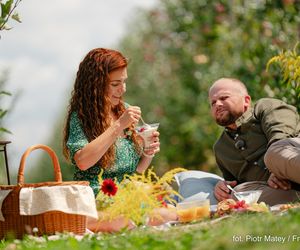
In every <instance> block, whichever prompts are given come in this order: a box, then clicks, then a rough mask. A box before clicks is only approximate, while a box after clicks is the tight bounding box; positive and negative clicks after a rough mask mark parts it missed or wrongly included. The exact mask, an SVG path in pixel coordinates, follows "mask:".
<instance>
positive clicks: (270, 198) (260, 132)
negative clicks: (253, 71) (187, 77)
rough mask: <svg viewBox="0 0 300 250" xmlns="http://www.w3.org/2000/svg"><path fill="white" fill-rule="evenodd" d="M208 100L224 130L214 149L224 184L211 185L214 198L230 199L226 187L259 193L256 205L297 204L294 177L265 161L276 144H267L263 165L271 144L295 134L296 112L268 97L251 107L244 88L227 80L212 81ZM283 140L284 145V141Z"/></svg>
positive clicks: (281, 165)
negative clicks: (294, 202)
mask: <svg viewBox="0 0 300 250" xmlns="http://www.w3.org/2000/svg"><path fill="white" fill-rule="evenodd" d="M209 100H210V105H211V114H212V116H213V118H214V119H215V121H216V123H217V124H219V125H220V126H222V127H224V131H223V133H222V134H221V136H220V138H219V139H218V140H217V142H216V143H215V145H214V153H215V158H216V162H217V165H218V167H219V168H220V170H221V171H222V173H223V177H224V181H222V180H221V181H218V182H217V184H216V186H215V190H214V195H215V197H216V199H217V200H218V201H221V200H224V199H228V198H230V197H231V194H230V190H229V189H228V187H227V186H226V185H230V186H231V187H234V189H235V190H237V191H246V190H253V189H261V190H263V193H262V195H261V198H260V201H264V202H266V203H267V204H269V205H274V204H279V203H286V202H293V201H296V200H299V197H300V193H299V194H298V193H297V191H296V190H295V189H294V188H295V187H297V183H295V182H297V181H296V180H299V182H298V183H300V178H299V177H298V178H297V179H295V178H294V179H291V178H289V177H288V176H287V175H286V174H285V172H286V168H287V167H289V166H288V165H289V164H285V165H284V164H283V163H282V164H276V162H275V164H274V161H273V163H272V160H271V159H273V156H274V154H276V153H274V152H276V150H277V152H278V151H280V147H282V144H279V146H277V147H275V149H274V147H273V146H272V151H271V153H269V154H268V161H267V166H266V164H265V162H264V156H265V153H266V151H267V150H268V148H269V147H270V146H271V145H273V144H274V143H275V144H274V145H277V144H278V143H279V142H281V141H282V140H283V139H285V138H294V137H297V136H298V134H299V131H300V124H299V115H298V113H297V110H296V108H295V107H293V106H291V105H288V104H286V103H285V102H283V101H280V100H277V99H272V98H262V99H260V100H259V101H258V102H257V103H255V104H254V105H253V106H252V105H251V97H250V95H249V94H248V91H247V88H246V86H245V84H243V83H242V82H241V81H239V80H237V79H232V78H221V79H219V80H217V81H216V82H214V83H213V85H212V86H211V88H210V90H209ZM287 140H288V142H285V141H284V142H285V144H287V143H289V142H290V139H287ZM278 147H279V149H278ZM280 159H283V157H281V158H280ZM282 162H284V160H282ZM290 162H291V161H290ZM269 165H272V166H269ZM299 167H300V166H299ZM299 167H298V168H299ZM274 169H281V170H277V171H275V170H274ZM278 173H281V175H279V174H278ZM292 173H296V171H295V170H294V171H293V172H292ZM297 174H298V175H300V172H298V173H297Z"/></svg>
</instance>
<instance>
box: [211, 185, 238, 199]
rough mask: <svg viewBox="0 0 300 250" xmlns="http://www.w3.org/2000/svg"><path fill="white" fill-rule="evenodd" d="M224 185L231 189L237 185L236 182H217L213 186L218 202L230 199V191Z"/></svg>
mask: <svg viewBox="0 0 300 250" xmlns="http://www.w3.org/2000/svg"><path fill="white" fill-rule="evenodd" d="M226 185H229V186H231V187H235V186H236V185H237V181H219V182H218V183H217V185H216V186H215V197H216V199H217V200H218V201H222V200H225V199H229V198H231V194H230V193H231V191H230V190H229V188H228V187H226Z"/></svg>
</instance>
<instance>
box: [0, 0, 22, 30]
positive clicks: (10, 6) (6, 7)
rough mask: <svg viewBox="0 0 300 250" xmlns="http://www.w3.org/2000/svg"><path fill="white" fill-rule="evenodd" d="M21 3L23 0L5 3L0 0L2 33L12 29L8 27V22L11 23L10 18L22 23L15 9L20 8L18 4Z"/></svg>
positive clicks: (12, 0) (8, 0) (0, 27)
mask: <svg viewBox="0 0 300 250" xmlns="http://www.w3.org/2000/svg"><path fill="white" fill-rule="evenodd" d="M21 1H22V0H7V1H6V2H3V1H2V0H0V4H1V17H0V31H1V30H9V29H11V28H10V27H9V26H7V22H8V21H9V19H10V18H11V19H13V20H15V21H17V22H19V23H21V19H20V17H19V14H18V13H16V12H15V13H14V10H15V8H16V7H17V6H18V4H19V3H20V2H21Z"/></svg>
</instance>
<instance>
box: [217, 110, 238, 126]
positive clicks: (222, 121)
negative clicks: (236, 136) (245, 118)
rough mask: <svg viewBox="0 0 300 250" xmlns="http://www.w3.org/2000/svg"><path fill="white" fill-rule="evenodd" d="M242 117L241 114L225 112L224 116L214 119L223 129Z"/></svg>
mask: <svg viewBox="0 0 300 250" xmlns="http://www.w3.org/2000/svg"><path fill="white" fill-rule="evenodd" d="M241 115H242V113H232V112H229V111H228V112H227V113H226V114H225V115H223V116H222V117H220V118H216V122H217V124H219V125H220V126H223V127H227V126H229V125H231V124H233V123H235V121H236V120H237V119H238V118H239V117H240V116H241Z"/></svg>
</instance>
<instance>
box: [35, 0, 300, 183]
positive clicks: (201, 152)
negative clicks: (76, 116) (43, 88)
mask: <svg viewBox="0 0 300 250" xmlns="http://www.w3.org/2000/svg"><path fill="white" fill-rule="evenodd" d="M298 13H300V2H299V1H281V0H265V1H241V0H231V1H225V0H212V1H207V0H171V1H170V0H160V1H159V2H158V5H157V7H155V8H153V9H152V10H147V11H146V10H144V11H142V10H139V12H136V14H135V18H134V19H132V22H131V23H129V25H128V31H127V35H125V36H124V38H123V39H122V41H121V43H120V46H119V48H120V50H121V51H122V52H123V53H124V54H125V55H126V56H127V57H128V58H129V59H130V64H129V67H128V75H129V79H128V81H127V83H128V87H127V95H126V96H125V100H126V101H127V102H128V103H130V104H132V105H139V106H140V107H141V109H142V112H143V113H142V115H143V118H144V120H145V121H146V122H148V123H153V122H159V123H160V127H159V132H160V142H161V152H160V153H159V154H158V155H157V156H156V157H155V158H154V161H153V164H152V165H153V166H155V170H156V172H157V173H158V174H160V175H161V174H162V173H164V172H165V171H167V170H169V169H171V168H174V167H185V168H190V169H202V170H206V171H211V172H218V170H217V168H216V165H215V161H214V156H213V152H212V146H213V143H214V142H215V140H216V139H217V137H218V136H219V134H220V132H221V130H222V129H221V128H220V127H218V126H217V125H216V124H215V122H214V121H213V119H212V118H211V116H210V107H209V103H208V96H207V92H208V89H209V87H210V85H211V84H212V83H213V82H214V81H215V80H217V79H218V78H220V77H235V78H239V79H240V80H242V81H243V82H244V83H245V84H246V85H247V87H248V89H249V92H250V94H251V96H252V99H253V100H254V101H255V100H257V99H258V98H260V97H265V96H270V97H278V98H283V99H284V98H285V97H284V96H287V97H289V96H290V95H289V94H290V93H289V92H290V91H289V90H288V89H287V88H286V86H285V85H283V84H282V83H281V81H280V74H277V75H275V76H274V75H271V74H268V73H267V72H266V71H265V67H266V64H267V62H268V60H269V59H270V58H271V57H273V56H274V55H275V54H277V53H278V51H280V50H282V49H284V48H290V47H291V46H294V44H295V43H296V41H297V40H298V36H299V29H298V27H299V25H300V19H299V14H298ZM277 73H278V72H277ZM284 100H286V101H287V102H289V103H293V101H292V99H287V98H285V99H284ZM60 129H61V130H60V134H61V133H62V127H60ZM61 141H62V139H61V136H60V137H56V135H55V136H53V140H52V142H50V145H52V144H54V145H58V146H57V147H54V149H55V151H56V152H57V153H58V154H60V152H61V145H60V143H61ZM60 161H61V162H63V157H61V158H60ZM39 165H40V164H39ZM50 169H51V167H50ZM62 169H68V171H69V173H71V172H72V171H73V169H72V167H71V166H70V165H67V164H66V165H64V166H63V167H62ZM42 171H44V169H43V170H42ZM66 178H72V176H66Z"/></svg>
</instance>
